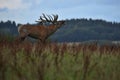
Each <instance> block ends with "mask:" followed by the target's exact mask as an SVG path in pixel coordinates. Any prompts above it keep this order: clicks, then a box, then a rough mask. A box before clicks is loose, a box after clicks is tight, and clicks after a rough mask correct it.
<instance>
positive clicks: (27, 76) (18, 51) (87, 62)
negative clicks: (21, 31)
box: [0, 44, 120, 80]
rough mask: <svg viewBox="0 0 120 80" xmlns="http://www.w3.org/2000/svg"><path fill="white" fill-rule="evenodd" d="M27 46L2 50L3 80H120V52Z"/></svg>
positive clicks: (1, 75) (1, 47)
mask: <svg viewBox="0 0 120 80" xmlns="http://www.w3.org/2000/svg"><path fill="white" fill-rule="evenodd" d="M25 45H28V44H23V45H22V47H21V45H18V47H11V46H0V50H1V51H0V80H120V51H111V52H108V51H105V52H104V53H101V52H100V50H99V47H98V46H97V49H96V50H95V51H92V50H90V48H88V47H87V48H86V49H84V47H85V45H82V46H81V47H82V48H81V47H79V46H77V45H70V46H68V45H67V44H65V45H57V44H50V45H47V46H46V47H45V48H44V49H42V50H41V49H40V50H39V48H40V47H39V46H38V47H35V46H33V45H32V46H29V47H28V46H27V47H26V46H25ZM13 46H16V45H13ZM73 46H74V47H73ZM115 50H116V49H115Z"/></svg>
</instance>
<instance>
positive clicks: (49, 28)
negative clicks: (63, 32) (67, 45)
mask: <svg viewBox="0 0 120 80" xmlns="http://www.w3.org/2000/svg"><path fill="white" fill-rule="evenodd" d="M58 28H59V27H58V26H57V25H51V26H49V27H48V32H47V33H48V36H50V35H52V34H53V33H54V32H56V30H57V29H58Z"/></svg>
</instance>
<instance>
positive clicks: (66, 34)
mask: <svg viewBox="0 0 120 80" xmlns="http://www.w3.org/2000/svg"><path fill="white" fill-rule="evenodd" d="M0 33H1V34H3V33H5V34H10V35H13V36H16V35H18V32H17V24H16V23H15V21H7V22H3V21H1V22H0ZM50 39H51V40H52V41H58V42H79V41H89V40H112V41H120V23H116V22H107V21H105V20H93V19H70V20H66V23H65V25H64V26H63V27H61V28H60V29H59V30H58V31H57V32H56V33H55V34H53V35H52V36H51V37H50Z"/></svg>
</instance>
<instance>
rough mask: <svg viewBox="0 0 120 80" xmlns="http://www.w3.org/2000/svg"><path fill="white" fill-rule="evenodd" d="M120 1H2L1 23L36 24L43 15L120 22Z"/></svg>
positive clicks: (0, 7)
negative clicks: (9, 21) (10, 21)
mask: <svg viewBox="0 0 120 80" xmlns="http://www.w3.org/2000/svg"><path fill="white" fill-rule="evenodd" d="M119 8H120V0H0V21H1V20H3V21H7V20H14V21H16V22H17V23H27V22H29V23H35V20H37V19H38V18H39V16H40V15H42V13H46V14H50V15H51V14H58V15H59V19H71V18H92V19H104V20H107V21H116V22H120V10H119Z"/></svg>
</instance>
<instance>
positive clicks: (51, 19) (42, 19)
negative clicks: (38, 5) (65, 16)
mask: <svg viewBox="0 0 120 80" xmlns="http://www.w3.org/2000/svg"><path fill="white" fill-rule="evenodd" d="M42 15H43V16H40V19H39V21H36V22H39V23H44V22H51V23H53V24H54V23H55V22H57V19H58V15H53V17H52V16H50V15H47V16H46V15H45V14H44V13H43V14H42Z"/></svg>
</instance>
